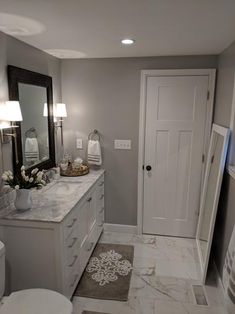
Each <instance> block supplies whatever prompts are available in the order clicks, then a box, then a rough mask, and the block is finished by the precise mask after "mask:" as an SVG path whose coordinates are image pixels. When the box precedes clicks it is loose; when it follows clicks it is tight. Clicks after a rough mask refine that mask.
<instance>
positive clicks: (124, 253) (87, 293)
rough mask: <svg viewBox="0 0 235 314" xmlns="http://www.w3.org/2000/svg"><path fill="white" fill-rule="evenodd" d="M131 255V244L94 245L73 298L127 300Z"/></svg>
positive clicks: (131, 262)
mask: <svg viewBox="0 0 235 314" xmlns="http://www.w3.org/2000/svg"><path fill="white" fill-rule="evenodd" d="M133 256H134V247H133V246H132V245H121V244H105V243H99V244H97V246H96V248H95V250H94V252H93V254H92V256H91V258H90V260H89V263H88V265H87V267H86V270H85V271H84V273H83V276H82V278H81V280H80V282H79V284H78V287H77V289H76V291H75V293H74V295H77V296H80V297H87V298H94V299H103V300H117V301H127V300H128V292H129V288H130V280H131V272H132V265H133Z"/></svg>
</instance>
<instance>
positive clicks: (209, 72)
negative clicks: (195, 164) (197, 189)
mask: <svg viewBox="0 0 235 314" xmlns="http://www.w3.org/2000/svg"><path fill="white" fill-rule="evenodd" d="M190 75H191V76H196V75H198V76H203V75H204V76H208V79H209V85H208V92H209V95H210V97H208V99H207V118H206V130H205V134H206V137H205V143H204V149H203V151H204V155H205V156H206V154H207V150H208V147H209V141H210V132H211V126H212V115H213V103H214V89H215V75H216V70H215V69H180V70H142V71H141V83H140V118H139V155H138V201H137V227H138V234H142V233H143V201H144V194H143V189H144V172H143V165H144V164H145V160H144V148H145V119H146V85H147V78H148V77H155V76H190ZM204 167H205V163H204ZM203 172H204V169H203Z"/></svg>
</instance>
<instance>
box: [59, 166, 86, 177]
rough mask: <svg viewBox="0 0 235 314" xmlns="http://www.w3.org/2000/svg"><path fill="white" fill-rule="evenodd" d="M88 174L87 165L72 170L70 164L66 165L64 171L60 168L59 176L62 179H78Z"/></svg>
mask: <svg viewBox="0 0 235 314" xmlns="http://www.w3.org/2000/svg"><path fill="white" fill-rule="evenodd" d="M88 173H89V167H88V166H87V165H81V166H80V168H77V169H73V167H72V164H71V163H70V164H69V165H68V168H67V169H66V170H62V169H61V168H60V175H61V176H64V177H79V176H84V175H86V174H88Z"/></svg>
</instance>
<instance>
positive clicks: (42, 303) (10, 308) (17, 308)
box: [1, 289, 73, 314]
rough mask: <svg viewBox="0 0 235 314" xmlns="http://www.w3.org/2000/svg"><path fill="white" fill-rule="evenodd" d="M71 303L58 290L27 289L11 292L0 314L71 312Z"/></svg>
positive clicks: (56, 313) (70, 313)
mask: <svg viewBox="0 0 235 314" xmlns="http://www.w3.org/2000/svg"><path fill="white" fill-rule="evenodd" d="M72 311H73V306H72V303H71V302H70V301H69V300H68V299H67V298H66V297H65V296H63V295H61V294H59V293H58V292H55V291H52V290H47V289H27V290H20V291H17V292H13V293H12V294H11V295H10V296H9V297H8V298H6V301H5V302H4V303H3V305H2V307H1V314H42V313H43V314H72Z"/></svg>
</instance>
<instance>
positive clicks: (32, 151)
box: [25, 137, 39, 162]
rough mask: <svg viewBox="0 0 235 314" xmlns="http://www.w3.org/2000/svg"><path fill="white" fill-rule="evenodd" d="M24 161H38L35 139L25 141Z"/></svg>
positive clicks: (29, 138) (28, 138) (36, 141)
mask: <svg viewBox="0 0 235 314" xmlns="http://www.w3.org/2000/svg"><path fill="white" fill-rule="evenodd" d="M25 159H26V161H27V162H30V161H38V160H39V148H38V140H37V138H36V137H33V138H31V137H27V138H26V139H25Z"/></svg>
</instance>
